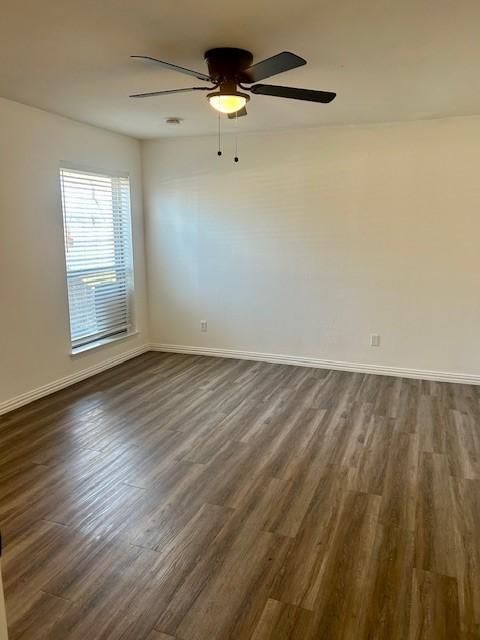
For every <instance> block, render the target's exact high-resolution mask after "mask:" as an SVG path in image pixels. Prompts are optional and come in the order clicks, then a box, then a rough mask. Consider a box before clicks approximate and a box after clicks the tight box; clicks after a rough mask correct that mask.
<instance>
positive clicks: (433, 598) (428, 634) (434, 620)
mask: <svg viewBox="0 0 480 640" xmlns="http://www.w3.org/2000/svg"><path fill="white" fill-rule="evenodd" d="M412 590H413V594H412V611H411V619H410V632H409V636H408V637H409V640H433V639H435V640H459V639H460V638H461V630H460V616H459V609H458V590H457V581H456V579H455V578H451V577H449V576H442V575H438V574H435V573H431V572H428V571H421V570H419V569H415V571H414V572H413V587H412Z"/></svg>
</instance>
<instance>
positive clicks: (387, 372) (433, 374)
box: [0, 343, 480, 415]
mask: <svg viewBox="0 0 480 640" xmlns="http://www.w3.org/2000/svg"><path fill="white" fill-rule="evenodd" d="M147 351H164V352H169V353H189V354H192V355H201V356H214V357H216V358H237V359H239V360H257V361H259V362H273V363H275V364H290V365H295V366H298V367H316V368H318V369H334V370H336V371H354V372H357V373H372V374H375V375H381V376H395V377H399V378H415V379H417V380H435V381H438V382H456V383H459V384H475V385H480V375H477V374H468V373H452V372H449V371H427V370H424V369H404V368H401V367H389V366H386V365H376V364H359V363H356V362H342V361H339V360H324V359H322V358H306V357H297V356H286V355H279V354H275V353H259V352H256V351H237V350H235V349H214V348H212V347H191V346H185V345H178V344H159V343H153V344H145V345H142V346H140V347H136V348H135V349H130V350H129V351H125V352H124V353H121V354H120V355H118V356H116V357H115V358H109V359H108V360H104V361H103V362H101V363H99V364H96V365H94V366H93V367H88V368H87V369H82V370H81V371H77V372H76V373H73V374H72V375H70V376H65V377H64V378H60V379H59V380H54V381H53V382H50V383H49V384H46V385H43V386H41V387H37V389H33V390H32V391H27V392H26V393H22V394H21V395H19V396H15V397H14V398H11V399H10V400H6V401H5V402H1V403H0V415H2V414H3V413H7V412H8V411H13V409H18V407H22V406H23V405H25V404H28V403H29V402H33V401H34V400H38V399H39V398H43V397H44V396H47V395H49V394H51V393H54V392H55V391H59V390H60V389H64V388H65V387H69V386H70V385H72V384H75V383H76V382H80V381H81V380H85V379H86V378H90V377H91V376H94V375H96V374H97V373H101V372H102V371H105V370H106V369H111V368H112V367H115V366H116V365H117V364H121V363H122V362H125V360H130V358H135V357H136V356H139V355H141V354H142V353H146V352H147Z"/></svg>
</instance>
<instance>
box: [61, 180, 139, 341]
mask: <svg viewBox="0 0 480 640" xmlns="http://www.w3.org/2000/svg"><path fill="white" fill-rule="evenodd" d="M60 183H61V189H62V206H63V225H64V232H65V259H66V267H67V285H68V304H69V310H70V335H71V341H72V350H73V351H75V350H76V349H78V348H79V347H84V346H86V345H93V344H94V343H97V342H98V341H100V340H105V339H112V338H114V337H121V336H123V335H127V334H128V333H129V332H130V331H131V328H132V296H133V267H132V241H131V219H130V182H129V179H128V177H127V176H122V175H104V174H100V173H90V172H85V171H77V170H71V169H67V168H62V169H60Z"/></svg>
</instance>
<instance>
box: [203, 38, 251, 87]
mask: <svg viewBox="0 0 480 640" xmlns="http://www.w3.org/2000/svg"><path fill="white" fill-rule="evenodd" d="M205 61H206V63H207V66H208V73H209V75H210V77H211V78H212V79H213V80H214V81H215V82H216V83H217V84H220V85H230V86H231V87H232V88H233V86H232V85H236V84H238V81H239V76H240V74H241V72H242V71H245V69H248V67H250V66H251V64H252V62H253V55H252V54H251V53H250V51H247V50H246V49H236V48H233V47H220V48H218V49H209V50H208V51H207V52H206V53H205Z"/></svg>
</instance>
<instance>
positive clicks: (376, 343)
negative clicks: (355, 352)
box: [370, 333, 380, 347]
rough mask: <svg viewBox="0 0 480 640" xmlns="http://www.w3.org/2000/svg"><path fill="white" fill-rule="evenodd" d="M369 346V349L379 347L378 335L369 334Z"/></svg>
mask: <svg viewBox="0 0 480 640" xmlns="http://www.w3.org/2000/svg"><path fill="white" fill-rule="evenodd" d="M370 346H371V347H379V346H380V336H379V335H378V333H371V334H370Z"/></svg>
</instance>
